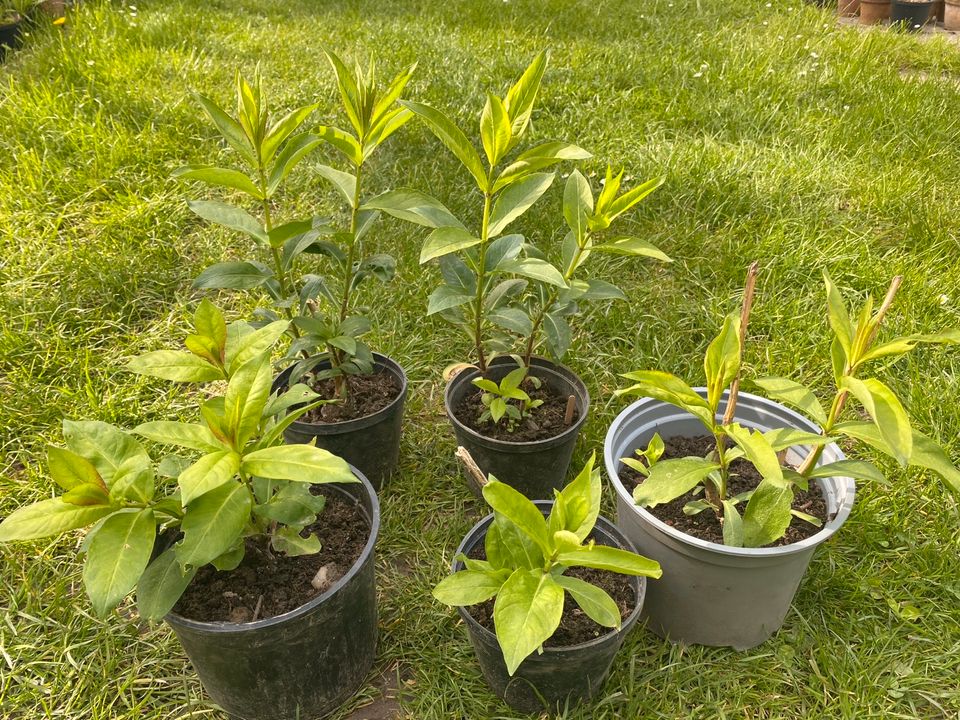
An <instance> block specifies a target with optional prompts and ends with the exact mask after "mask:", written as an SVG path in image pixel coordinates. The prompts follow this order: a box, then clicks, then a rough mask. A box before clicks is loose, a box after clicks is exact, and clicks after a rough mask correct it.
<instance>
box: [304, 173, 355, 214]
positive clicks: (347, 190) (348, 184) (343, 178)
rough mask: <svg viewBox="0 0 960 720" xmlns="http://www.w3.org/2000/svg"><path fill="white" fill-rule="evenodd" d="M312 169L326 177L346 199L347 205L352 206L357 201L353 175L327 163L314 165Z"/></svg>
mask: <svg viewBox="0 0 960 720" xmlns="http://www.w3.org/2000/svg"><path fill="white" fill-rule="evenodd" d="M314 171H315V172H317V173H318V174H319V175H320V176H321V177H324V178H326V179H327V180H329V181H330V182H331V183H333V186H334V187H335V188H336V189H337V191H338V192H339V193H340V195H341V196H342V197H343V199H344V200H346V202H347V205H349V206H350V207H354V206H355V205H356V201H357V178H356V176H355V175H351V174H350V173H347V172H343V171H342V170H337V169H336V168H332V167H330V166H329V165H316V166H315V167H314Z"/></svg>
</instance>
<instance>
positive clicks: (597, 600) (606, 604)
mask: <svg viewBox="0 0 960 720" xmlns="http://www.w3.org/2000/svg"><path fill="white" fill-rule="evenodd" d="M554 581H555V582H556V583H557V585H559V586H560V587H562V588H563V589H564V590H566V591H567V592H568V593H570V597H572V598H573V599H574V601H575V602H576V603H577V605H578V606H580V609H581V610H583V612H585V613H586V614H587V617H589V618H590V619H591V620H593V621H594V622H595V623H597V625H602V626H603V627H609V628H619V627H620V608H618V607H617V604H616V603H615V602H614V601H613V598H611V597H610V596H609V595H607V593H606V592H604V591H603V590H601V589H600V588H598V587H597V586H596V585H591V584H590V583H588V582H586V581H585V580H580V579H579V578H575V577H567V576H566V575H558V576H556V577H554Z"/></svg>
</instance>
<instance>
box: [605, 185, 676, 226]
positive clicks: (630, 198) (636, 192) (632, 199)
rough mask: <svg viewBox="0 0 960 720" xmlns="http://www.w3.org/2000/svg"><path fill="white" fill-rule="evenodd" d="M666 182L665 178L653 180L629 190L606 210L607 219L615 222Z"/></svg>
mask: <svg viewBox="0 0 960 720" xmlns="http://www.w3.org/2000/svg"><path fill="white" fill-rule="evenodd" d="M665 180H666V178H665V177H658V178H654V179H653V180H647V181H646V182H645V183H643V184H641V185H637V186H636V187H635V188H631V189H629V190H627V191H626V192H625V193H623V195H621V196H620V197H618V198H617V199H616V200H614V201H613V202H611V203H610V207H609V208H607V209H606V213H605V215H606V217H607V219H608V220H614V219H615V218H617V217H619V216H620V215H623V213H625V212H626V211H627V210H629V209H630V208H632V207H633V206H634V205H636V204H637V203H638V202H640V201H641V200H643V199H644V198H645V197H646V196H647V195H649V194H650V193H652V192H653V191H654V190H656V189H657V188H658V187H660V186H661V185H663V183H664V181H665Z"/></svg>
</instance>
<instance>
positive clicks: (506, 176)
mask: <svg viewBox="0 0 960 720" xmlns="http://www.w3.org/2000/svg"><path fill="white" fill-rule="evenodd" d="M591 157H593V156H592V155H591V154H590V153H588V152H587V151H586V150H584V149H582V148H579V147H577V146H576V145H570V144H569V143H564V142H548V143H543V144H542V145H537V146H536V147H533V148H531V149H529V150H527V151H525V152H523V153H521V154H520V155H519V156H518V157H517V159H516V161H515V162H513V163H511V164H510V165H508V166H507V167H506V168H505V169H504V171H503V172H501V173H500V176H499V177H498V178H497V181H496V182H495V183H494V185H493V190H492V192H494V193H496V192H498V191H500V190H502V189H503V188H505V187H506V186H507V185H510V184H512V183H513V182H515V181H516V180H519V179H520V178H521V177H523V176H524V175H528V174H529V173H532V172H536V171H537V170H543V169H545V168H548V167H550V166H551V165H556V164H557V163H559V162H563V161H564V160H586V159H588V158H591Z"/></svg>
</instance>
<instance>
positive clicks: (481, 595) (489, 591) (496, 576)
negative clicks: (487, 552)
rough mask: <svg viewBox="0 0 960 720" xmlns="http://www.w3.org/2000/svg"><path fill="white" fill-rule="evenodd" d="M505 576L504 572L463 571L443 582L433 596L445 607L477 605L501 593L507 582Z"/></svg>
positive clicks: (449, 576)
mask: <svg viewBox="0 0 960 720" xmlns="http://www.w3.org/2000/svg"><path fill="white" fill-rule="evenodd" d="M503 575H504V573H503V572H482V571H477V570H461V571H459V572H456V573H454V574H452V575H447V577H445V578H444V579H443V580H441V581H440V583H439V584H438V585H437V586H436V587H435V588H434V589H433V596H434V597H435V598H436V599H437V600H439V601H440V602H442V603H443V604H444V605H452V606H454V607H464V606H466V605H476V604H477V603H482V602H484V601H485V600H489V599H490V598H492V597H493V596H494V595H496V594H497V593H498V592H499V591H500V588H501V587H503V583H504V580H505V578H504V577H503Z"/></svg>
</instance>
